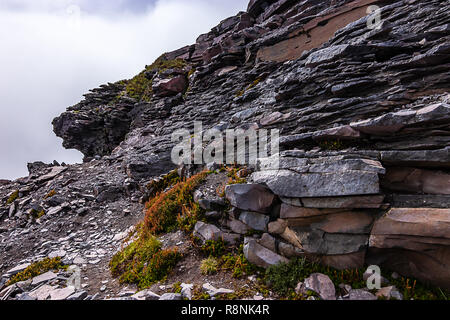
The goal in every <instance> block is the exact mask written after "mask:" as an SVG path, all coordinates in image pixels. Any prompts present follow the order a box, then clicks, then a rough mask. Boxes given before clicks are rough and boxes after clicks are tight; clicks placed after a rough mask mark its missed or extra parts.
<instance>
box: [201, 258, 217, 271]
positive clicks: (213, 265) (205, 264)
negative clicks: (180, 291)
mask: <svg viewBox="0 0 450 320" xmlns="http://www.w3.org/2000/svg"><path fill="white" fill-rule="evenodd" d="M218 269H219V261H218V260H217V259H216V258H214V257H209V258H207V259H205V260H203V261H202V262H201V264H200V270H201V272H202V274H204V275H211V274H215V273H217V271H218Z"/></svg>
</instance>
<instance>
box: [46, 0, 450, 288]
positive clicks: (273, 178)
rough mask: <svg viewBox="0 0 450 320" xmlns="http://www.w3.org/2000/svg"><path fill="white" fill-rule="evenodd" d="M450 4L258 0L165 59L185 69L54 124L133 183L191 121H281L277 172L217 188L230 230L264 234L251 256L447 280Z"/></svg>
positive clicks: (164, 161)
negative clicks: (372, 11) (374, 11)
mask: <svg viewBox="0 0 450 320" xmlns="http://www.w3.org/2000/svg"><path fill="white" fill-rule="evenodd" d="M371 5H377V6H379V7H380V8H381V11H380V14H381V15H380V17H381V24H380V25H376V26H375V27H373V25H372V24H373V20H374V16H373V15H369V14H368V13H367V12H368V11H367V10H368V8H369V6H371ZM449 11H450V3H449V2H448V1H414V0H399V1H376V0H359V1H346V0H341V1H325V0H323V1H319V0H304V1H289V0H280V1H270V0H265V1H260V0H252V1H250V4H249V7H248V10H247V12H241V13H239V14H238V15H236V16H235V17H231V18H228V19H226V20H224V21H222V22H221V23H220V24H219V25H218V26H216V27H215V28H213V29H212V30H211V31H210V32H209V33H207V34H204V35H201V36H200V37H199V38H198V39H197V42H196V43H195V44H194V45H191V46H187V47H184V48H181V49H179V50H177V51H174V52H170V53H166V54H165V55H164V56H163V57H162V59H163V60H164V61H166V62H167V63H168V62H170V61H174V60H175V61H181V62H182V63H180V65H179V66H173V67H169V68H164V69H162V68H161V66H160V67H159V69H158V68H154V69H150V70H149V69H146V71H145V72H144V73H143V74H142V75H143V78H142V79H143V80H142V81H141V83H140V85H141V91H142V92H141V94H140V95H138V96H136V95H134V94H133V92H132V90H131V89H132V88H131V87H130V83H133V81H132V80H130V81H128V82H127V81H124V82H119V83H116V84H109V85H107V86H103V87H102V88H100V89H95V90H93V92H92V93H90V94H88V95H87V96H86V100H84V101H83V102H81V103H80V104H78V105H76V106H74V107H71V108H69V109H68V111H67V112H66V113H64V114H62V115H61V116H60V117H59V118H57V119H55V120H54V122H53V124H54V129H55V132H56V134H57V135H58V136H60V137H62V138H63V139H64V146H66V147H68V148H76V149H78V150H80V151H82V152H83V153H84V154H85V156H86V159H90V158H92V157H96V156H97V157H98V158H99V159H100V158H102V157H103V158H102V159H103V160H102V161H109V162H111V163H114V164H117V165H119V166H121V168H122V170H123V172H124V173H126V174H127V175H128V178H129V179H132V180H133V181H136V182H140V181H142V180H143V179H144V180H145V179H148V178H150V177H152V176H156V175H159V174H161V173H164V172H168V171H169V170H170V169H172V168H175V165H174V164H173V163H172V162H171V160H170V152H171V149H172V147H173V146H174V143H173V142H172V141H171V135H172V133H173V132H174V131H175V130H177V129H180V128H186V129H188V130H191V131H193V122H194V121H202V122H203V126H204V129H205V130H206V129H211V128H214V129H218V130H220V131H224V130H226V129H236V128H242V129H247V128H258V129H272V128H277V129H280V131H281V135H282V136H281V138H280V140H279V142H280V146H281V148H282V153H281V155H280V159H279V166H274V165H273V163H274V161H273V160H274V159H270V158H269V159H260V161H259V162H258V165H257V166H256V167H255V168H253V169H254V173H253V174H252V176H251V179H250V184H249V185H248V186H237V187H234V186H233V187H230V188H229V189H228V190H227V192H226V195H227V197H228V199H229V200H230V202H231V204H232V205H233V206H234V207H235V208H236V210H237V212H233V219H232V221H231V222H229V223H231V225H230V224H228V226H230V227H232V229H234V230H235V232H236V233H239V232H237V231H238V230H240V231H241V232H240V233H241V234H246V231H245V230H249V229H254V230H257V231H259V232H262V233H263V236H262V237H259V238H247V239H246V241H245V243H246V249H245V252H246V254H247V256H248V257H249V259H250V260H251V261H253V262H255V263H258V264H259V265H263V266H268V265H271V264H274V263H278V262H283V261H286V258H291V257H293V256H298V255H307V256H309V257H311V258H313V259H318V260H319V261H321V262H322V263H325V264H328V265H332V266H335V267H338V268H349V267H360V266H362V265H364V264H379V265H381V266H383V267H386V268H389V269H393V270H396V271H398V272H401V273H402V274H405V275H412V276H415V277H418V278H420V279H422V280H424V281H428V282H432V283H434V284H436V285H439V286H442V287H446V288H450V272H449V270H450V268H449V265H450V249H449V248H450V247H449V244H450V242H449V241H450V224H449V217H450V212H449V208H450V171H449V168H450V95H449V83H450V45H449V43H450V17H449V15H448V12H449ZM371 26H372V27H371ZM142 86H144V88H142ZM144 96H145V99H144V98H143V97H144ZM200 227H201V228H200ZM205 228H206V229H205ZM205 230H206V231H205ZM211 230H212V231H211ZM203 231H204V232H206V233H207V234H209V233H211V232H212V233H214V232H215V233H214V234H216V233H217V232H218V231H217V230H216V229H214V230H213V229H210V228H208V226H199V230H198V232H199V233H201V232H203ZM213 231H214V232H213ZM233 239H234V238H233Z"/></svg>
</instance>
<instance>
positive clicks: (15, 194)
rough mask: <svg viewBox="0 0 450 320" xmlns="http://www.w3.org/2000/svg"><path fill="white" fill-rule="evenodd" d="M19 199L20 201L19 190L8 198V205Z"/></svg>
mask: <svg viewBox="0 0 450 320" xmlns="http://www.w3.org/2000/svg"><path fill="white" fill-rule="evenodd" d="M17 199H19V190H16V191H14V192H13V193H12V194H11V195H10V196H9V198H8V200H7V201H6V204H7V205H10V204H12V203H13V202H14V201H16V200H17Z"/></svg>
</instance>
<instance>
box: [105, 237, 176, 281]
mask: <svg viewBox="0 0 450 320" xmlns="http://www.w3.org/2000/svg"><path fill="white" fill-rule="evenodd" d="M180 259H181V254H180V253H178V251H177V249H176V248H172V249H165V250H162V245H161V242H159V241H158V239H156V237H154V236H152V235H141V237H140V239H139V240H137V241H135V242H133V243H131V244H130V245H129V246H127V247H126V248H124V249H123V250H122V251H120V252H119V253H117V254H116V255H114V257H113V258H112V260H111V262H110V264H109V266H110V269H111V273H112V275H113V276H114V277H119V281H120V282H121V283H129V284H136V285H138V287H139V288H141V289H144V288H148V287H150V286H151V285H152V284H153V283H155V282H158V281H161V280H164V279H166V277H167V276H168V274H169V273H170V272H171V271H172V270H173V268H174V267H175V265H176V264H177V262H178V261H179V260H180Z"/></svg>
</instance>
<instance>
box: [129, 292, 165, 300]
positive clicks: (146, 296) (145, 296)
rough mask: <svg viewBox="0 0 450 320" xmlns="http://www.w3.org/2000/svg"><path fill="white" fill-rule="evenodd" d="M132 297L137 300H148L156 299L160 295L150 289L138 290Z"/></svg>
mask: <svg viewBox="0 0 450 320" xmlns="http://www.w3.org/2000/svg"><path fill="white" fill-rule="evenodd" d="M132 297H133V298H135V299H137V300H149V301H156V300H159V299H160V298H161V296H159V295H157V294H156V293H154V292H152V291H150V290H143V291H139V292H138V293H136V294H134V295H133V296H132Z"/></svg>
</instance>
